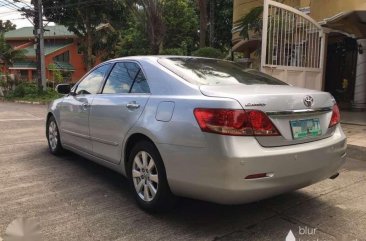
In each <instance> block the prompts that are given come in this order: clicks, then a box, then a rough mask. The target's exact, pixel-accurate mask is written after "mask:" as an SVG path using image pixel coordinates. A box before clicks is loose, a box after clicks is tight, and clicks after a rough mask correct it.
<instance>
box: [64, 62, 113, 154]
mask: <svg viewBox="0 0 366 241" xmlns="http://www.w3.org/2000/svg"><path fill="white" fill-rule="evenodd" d="M109 68H110V65H109V64H107V65H103V66H101V67H98V68H96V69H94V70H93V71H91V72H90V73H89V74H88V75H86V76H85V77H84V78H83V80H82V81H80V82H79V84H78V85H77V86H76V87H75V88H74V90H73V93H72V94H70V95H68V96H67V97H65V98H64V100H63V102H62V107H61V110H60V120H61V121H60V123H61V136H62V142H63V143H64V144H65V145H68V146H71V147H73V148H77V149H79V150H81V151H84V152H91V151H92V144H91V140H90V133H89V114H90V106H91V104H92V102H93V99H94V96H95V94H97V93H98V92H99V91H100V88H101V85H102V83H103V79H104V76H105V74H106V73H107V71H108V70H109Z"/></svg>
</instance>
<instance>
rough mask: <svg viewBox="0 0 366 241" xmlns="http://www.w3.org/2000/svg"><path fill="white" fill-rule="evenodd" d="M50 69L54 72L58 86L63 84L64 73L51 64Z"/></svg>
mask: <svg viewBox="0 0 366 241" xmlns="http://www.w3.org/2000/svg"><path fill="white" fill-rule="evenodd" d="M48 69H49V70H50V71H52V74H53V81H54V82H55V83H57V84H59V83H62V82H63V80H64V77H63V76H62V72H61V71H60V70H59V69H57V68H56V65H55V64H50V65H49V66H48Z"/></svg>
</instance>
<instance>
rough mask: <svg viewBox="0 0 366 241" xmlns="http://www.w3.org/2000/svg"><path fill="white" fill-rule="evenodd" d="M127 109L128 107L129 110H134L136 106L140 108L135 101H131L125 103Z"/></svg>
mask: <svg viewBox="0 0 366 241" xmlns="http://www.w3.org/2000/svg"><path fill="white" fill-rule="evenodd" d="M126 107H127V109H130V110H136V109H138V108H140V105H139V104H137V103H136V101H132V102H130V103H128V104H127V105H126Z"/></svg>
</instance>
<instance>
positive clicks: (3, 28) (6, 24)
mask: <svg viewBox="0 0 366 241" xmlns="http://www.w3.org/2000/svg"><path fill="white" fill-rule="evenodd" d="M16 27H17V26H16V25H15V24H13V23H12V22H11V21H10V20H6V21H3V20H0V33H2V34H3V33H5V32H8V31H10V30H14V29H15V28H16Z"/></svg>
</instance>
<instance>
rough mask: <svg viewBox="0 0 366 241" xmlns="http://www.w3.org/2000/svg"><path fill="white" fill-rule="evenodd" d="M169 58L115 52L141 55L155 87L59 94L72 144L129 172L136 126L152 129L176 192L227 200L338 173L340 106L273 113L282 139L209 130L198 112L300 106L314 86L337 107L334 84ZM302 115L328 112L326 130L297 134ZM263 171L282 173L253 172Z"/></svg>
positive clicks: (58, 112) (60, 117)
mask: <svg viewBox="0 0 366 241" xmlns="http://www.w3.org/2000/svg"><path fill="white" fill-rule="evenodd" d="M159 58H162V57H159V56H149V57H127V58H120V59H114V60H111V61H109V62H110V63H114V62H118V61H125V60H128V61H134V62H136V63H138V64H139V65H140V66H141V67H142V69H143V72H144V74H145V76H146V78H147V82H148V84H149V87H150V91H151V93H149V94H95V95H84V96H82V95H81V96H71V95H69V96H65V97H63V98H60V99H58V100H55V101H54V102H53V103H51V104H50V106H49V113H51V114H53V115H54V117H55V119H56V122H57V124H58V126H59V130H60V137H61V142H62V145H63V147H64V148H66V149H69V150H72V151H74V152H76V153H78V154H80V155H82V156H84V157H86V158H89V159H91V160H93V161H95V162H97V163H100V164H101V165H104V166H106V167H108V168H111V169H113V170H116V171H118V172H120V173H122V174H123V175H126V170H125V161H126V160H127V158H126V157H125V151H126V150H125V148H126V143H127V142H128V140H129V138H130V137H131V136H132V135H135V134H140V135H144V136H145V137H146V138H148V139H150V140H151V141H152V142H153V143H154V144H155V145H156V147H157V149H158V150H159V152H160V155H161V157H162V159H163V162H164V166H165V169H166V175H167V179H168V183H169V187H170V189H171V191H172V192H173V193H174V194H176V195H179V196H185V197H191V198H196V199H202V200H207V201H212V202H217V203H226V204H234V203H245V202H251V201H255V200H259V199H263V198H266V197H270V196H273V195H277V194H280V193H283V192H287V191H291V190H295V189H298V188H302V187H305V186H308V185H310V184H312V183H315V182H318V181H321V180H324V179H326V178H328V177H330V176H332V175H333V174H335V173H336V172H337V171H338V169H339V168H340V166H341V165H342V164H343V163H344V161H345V150H346V146H347V143H346V137H345V135H344V133H343V131H342V129H341V126H340V125H337V126H336V127H334V128H332V129H329V128H328V125H329V122H330V118H331V112H330V111H320V112H313V113H308V112H301V113H297V114H296V115H270V116H269V117H270V119H271V120H272V122H273V123H274V124H275V126H276V127H277V129H278V130H279V131H280V132H281V134H282V136H281V137H278V138H280V139H271V138H266V137H262V138H255V137H250V136H223V135H218V134H212V133H206V132H202V131H201V129H200V128H199V126H198V124H197V121H196V119H195V117H194V115H193V110H194V109H195V108H198V107H200V108H228V109H243V108H244V109H258V110H261V111H263V112H269V113H275V112H278V113H281V112H284V111H286V112H288V111H293V112H298V111H299V110H303V109H304V103H303V98H304V96H306V95H311V96H312V98H313V99H314V104H313V106H312V109H323V108H328V109H327V110H329V108H331V107H332V106H333V104H334V103H333V98H332V96H331V95H330V94H329V93H325V92H320V91H315V90H308V89H303V88H297V87H292V86H283V85H282V86H271V85H243V84H237V85H232V86H196V85H193V84H190V83H189V82H187V81H186V80H184V79H182V77H179V76H177V75H176V74H174V73H172V72H171V71H169V70H167V69H166V68H164V67H163V66H161V65H160V64H159V63H158V61H157V60H158V59H159ZM161 103H174V111H171V104H169V105H168V106H164V108H163V109H161V110H160V108H159V105H160V104H161ZM248 103H260V104H261V105H258V106H257V105H256V106H245V105H246V104H248ZM85 104H86V105H85ZM163 105H165V104H163ZM169 106H170V107H169ZM170 113H172V115H171V117H170V116H169V115H168V114H170ZM168 117H170V118H168ZM297 118H319V120H320V123H321V129H322V133H323V136H321V138H319V139H310V140H303V141H298V140H297V141H295V140H293V139H292V136H291V130H290V127H289V121H290V120H293V119H297ZM168 119H169V121H166V120H168ZM161 120H163V121H161ZM281 138H282V139H281ZM278 144H279V145H278ZM266 145H269V146H271V145H272V146H275V147H269V146H266ZM295 156H296V157H297V158H294V157H295ZM259 172H266V173H271V174H273V176H272V177H271V178H265V179H261V180H245V179H244V178H245V177H246V176H247V175H251V174H255V173H259Z"/></svg>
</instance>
